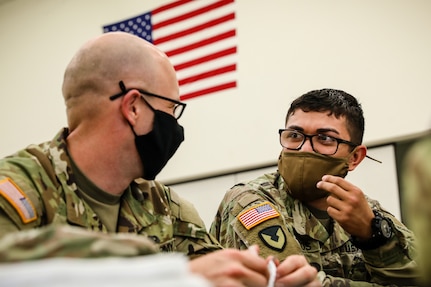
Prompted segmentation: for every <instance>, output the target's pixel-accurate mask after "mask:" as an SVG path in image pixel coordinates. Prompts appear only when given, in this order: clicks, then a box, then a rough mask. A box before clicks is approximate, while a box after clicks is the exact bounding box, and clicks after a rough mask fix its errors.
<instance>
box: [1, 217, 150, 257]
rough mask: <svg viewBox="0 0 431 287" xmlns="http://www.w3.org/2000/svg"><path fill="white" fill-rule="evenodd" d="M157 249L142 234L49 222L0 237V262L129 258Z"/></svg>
mask: <svg viewBox="0 0 431 287" xmlns="http://www.w3.org/2000/svg"><path fill="white" fill-rule="evenodd" d="M157 252H158V246H157V245H155V244H154V243H153V242H152V241H150V240H149V239H148V238H146V237H144V236H137V235H135V234H127V233H118V234H106V233H102V232H95V231H89V230H86V229H82V228H78V227H72V226H68V225H61V226H56V225H49V226H45V227H42V228H37V229H30V230H25V231H20V232H14V233H10V234H7V235H6V236H4V237H3V238H1V239H0V262H16V261H22V260H36V259H43V258H50V257H75V258H96V257H108V256H121V257H131V256H138V255H148V254H154V253H157Z"/></svg>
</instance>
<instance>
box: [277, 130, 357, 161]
mask: <svg viewBox="0 0 431 287" xmlns="http://www.w3.org/2000/svg"><path fill="white" fill-rule="evenodd" d="M278 133H279V134H280V144H281V146H283V147H285V148H287V149H290V150H300V149H301V148H302V146H303V145H304V143H305V141H306V140H307V139H309V140H310V144H311V148H312V149H313V151H314V152H317V153H320V154H323V155H333V154H335V153H336V152H337V150H338V145H339V144H340V143H343V144H347V145H349V146H352V147H357V146H358V145H357V144H354V143H352V142H349V141H346V140H342V139H339V138H336V137H331V136H328V135H325V134H314V135H307V134H304V133H302V132H299V131H297V130H292V129H279V130H278Z"/></svg>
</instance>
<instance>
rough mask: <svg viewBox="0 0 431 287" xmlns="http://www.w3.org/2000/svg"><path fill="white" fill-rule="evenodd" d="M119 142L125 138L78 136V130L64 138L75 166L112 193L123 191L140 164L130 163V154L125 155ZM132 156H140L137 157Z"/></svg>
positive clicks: (104, 189)
mask: <svg viewBox="0 0 431 287" xmlns="http://www.w3.org/2000/svg"><path fill="white" fill-rule="evenodd" d="M108 138H111V139H115V141H110V140H107V139H108ZM121 142H125V141H123V139H122V137H121V136H120V135H117V134H115V133H114V134H111V135H109V136H108V137H107V136H97V134H96V135H88V134H86V135H85V136H81V134H80V133H79V130H75V131H73V132H72V133H71V134H69V136H68V137H67V146H68V150H69V154H70V156H71V157H72V159H73V161H74V162H75V164H76V166H77V167H78V168H79V169H80V170H81V171H82V173H83V174H84V175H85V176H86V177H87V178H88V179H89V180H90V181H91V182H93V183H94V184H95V185H96V186H97V187H98V188H100V189H102V190H103V191H105V192H107V193H110V194H114V195H119V194H122V193H123V192H124V190H125V189H126V188H127V187H128V186H129V185H130V183H131V182H132V181H133V180H134V179H135V178H136V177H138V176H137V174H139V173H138V171H136V166H140V165H139V163H133V162H131V161H130V156H125V151H124V147H123V150H122V147H120V146H118V144H116V143H121ZM129 150H133V149H132V148H130V149H129ZM113 151H114V152H113ZM126 154H127V153H126ZM135 158H136V159H139V157H138V156H136V157H135ZM133 164H135V165H134V168H133Z"/></svg>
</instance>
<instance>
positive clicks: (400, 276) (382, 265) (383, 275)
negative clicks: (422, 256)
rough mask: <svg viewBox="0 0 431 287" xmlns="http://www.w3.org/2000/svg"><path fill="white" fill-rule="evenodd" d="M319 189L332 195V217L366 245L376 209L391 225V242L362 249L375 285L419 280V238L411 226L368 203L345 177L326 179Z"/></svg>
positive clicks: (329, 210) (330, 199) (330, 209)
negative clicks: (417, 260) (417, 246)
mask: <svg viewBox="0 0 431 287" xmlns="http://www.w3.org/2000/svg"><path fill="white" fill-rule="evenodd" d="M318 187H319V188H322V189H324V190H327V191H328V192H330V193H331V195H330V196H329V197H328V198H327V203H328V209H327V211H328V214H329V215H330V216H331V217H332V218H333V219H335V220H336V221H337V222H338V223H339V224H340V225H341V226H342V227H343V228H344V229H345V230H346V231H347V232H348V233H350V234H351V235H352V236H354V237H357V238H358V239H359V240H360V241H362V242H367V240H369V239H370V238H371V234H372V228H371V220H372V219H373V218H374V213H373V211H372V210H373V209H375V210H378V211H379V212H381V213H382V214H383V215H384V216H385V217H387V219H388V221H389V222H390V226H391V228H392V231H393V235H392V237H391V238H390V239H389V240H387V241H386V242H384V244H383V245H381V246H378V247H376V248H370V249H366V248H362V254H363V257H364V262H365V263H366V267H367V270H368V272H369V274H370V276H371V281H372V282H376V283H379V284H388V283H394V284H401V285H403V284H404V283H403V282H404V281H406V282H407V283H406V284H410V282H413V281H414V280H415V278H417V276H418V273H417V264H416V262H415V260H414V258H415V256H416V247H415V238H414V235H413V233H412V232H411V231H410V230H409V229H407V227H405V226H404V225H403V224H402V223H401V222H400V221H398V220H397V219H396V218H395V217H394V216H393V215H392V214H390V213H389V212H387V211H385V210H383V209H382V208H381V207H380V204H379V203H378V202H377V201H372V200H368V198H367V197H366V196H365V195H364V193H363V192H362V191H361V190H360V189H359V188H358V187H356V186H354V185H353V184H351V183H350V182H348V181H346V180H345V179H343V178H341V177H336V176H324V177H323V179H322V181H321V182H319V183H318ZM358 247H359V246H358Z"/></svg>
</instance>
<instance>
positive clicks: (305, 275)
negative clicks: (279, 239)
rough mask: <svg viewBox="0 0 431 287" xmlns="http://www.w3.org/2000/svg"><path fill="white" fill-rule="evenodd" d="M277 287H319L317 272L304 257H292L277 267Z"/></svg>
mask: <svg viewBox="0 0 431 287" xmlns="http://www.w3.org/2000/svg"><path fill="white" fill-rule="evenodd" d="M275 286H276V287H282V286H289V287H296V286H298V287H299V286H301V287H318V286H322V284H321V283H320V281H319V280H318V278H317V270H316V268H314V267H313V266H311V265H310V264H308V262H307V259H305V257H304V256H302V255H291V256H288V257H287V258H286V260H284V261H283V262H282V263H281V264H279V265H278V267H277V279H276V281H275Z"/></svg>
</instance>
